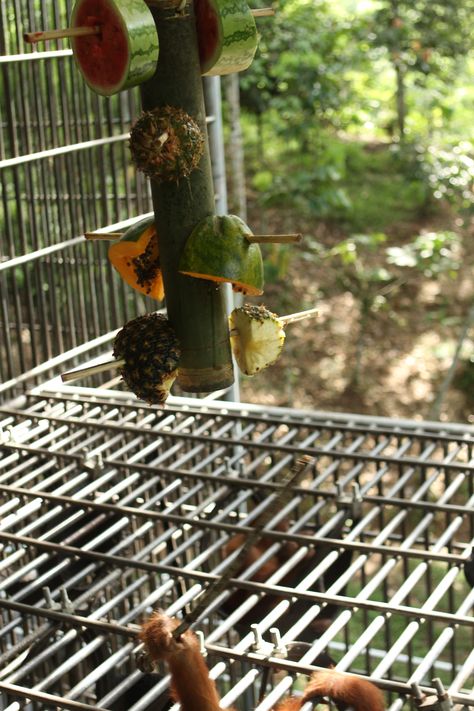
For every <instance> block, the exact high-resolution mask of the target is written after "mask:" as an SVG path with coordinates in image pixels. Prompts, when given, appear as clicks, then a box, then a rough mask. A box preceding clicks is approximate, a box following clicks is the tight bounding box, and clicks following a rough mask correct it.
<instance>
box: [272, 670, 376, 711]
mask: <svg viewBox="0 0 474 711" xmlns="http://www.w3.org/2000/svg"><path fill="white" fill-rule="evenodd" d="M323 696H324V697H326V698H329V699H332V700H333V701H334V703H335V704H336V705H337V707H338V708H341V709H343V708H346V707H350V708H352V709H354V711H384V710H385V701H384V697H383V694H382V692H381V691H380V689H378V688H377V687H376V686H375V685H374V684H372V683H371V682H370V681H366V680H365V679H360V678H359V677H357V676H352V675H350V674H341V673H340V672H337V671H335V670H333V669H328V670H327V671H317V672H315V673H314V674H313V676H312V677H311V679H310V680H309V683H308V685H307V687H306V689H305V690H304V693H303V698H302V703H305V702H306V701H311V699H315V698H318V697H323ZM279 711H281V710H279ZM288 711H292V710H291V709H289V710H288Z"/></svg>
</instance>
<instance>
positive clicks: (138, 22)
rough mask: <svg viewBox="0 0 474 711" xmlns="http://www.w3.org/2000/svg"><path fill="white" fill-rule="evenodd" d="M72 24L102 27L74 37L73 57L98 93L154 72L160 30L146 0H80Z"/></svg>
mask: <svg viewBox="0 0 474 711" xmlns="http://www.w3.org/2000/svg"><path fill="white" fill-rule="evenodd" d="M70 25H71V27H95V26H98V27H99V28H100V33H99V34H97V35H88V36H85V37H74V38H73V39H72V49H73V54H74V59H75V60H76V62H77V64H78V66H79V69H80V70H81V72H82V75H83V77H84V79H85V81H86V82H87V84H88V85H89V87H90V88H91V89H92V90H93V91H95V92H96V93H97V94H101V95H102V96H111V95H112V94H116V93H117V92H119V91H123V90H124V89H128V88H129V87H131V86H136V85H137V84H141V83H142V82H144V81H147V80H148V79H150V78H151V77H152V76H153V74H154V73H155V69H156V64H157V62H158V53H159V45H158V33H157V30H156V25H155V21H154V19H153V15H152V14H151V12H150V10H149V8H148V6H147V4H146V3H145V2H144V0H77V2H76V4H75V6H74V9H73V11H72V15H71V21H70Z"/></svg>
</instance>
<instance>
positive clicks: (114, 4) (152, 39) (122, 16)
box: [70, 0, 159, 96]
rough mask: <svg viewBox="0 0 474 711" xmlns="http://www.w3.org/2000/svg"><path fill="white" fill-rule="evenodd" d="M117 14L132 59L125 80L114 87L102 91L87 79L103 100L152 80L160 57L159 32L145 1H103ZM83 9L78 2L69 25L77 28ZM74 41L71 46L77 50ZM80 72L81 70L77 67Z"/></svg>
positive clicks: (78, 1)
mask: <svg viewBox="0 0 474 711" xmlns="http://www.w3.org/2000/svg"><path fill="white" fill-rule="evenodd" d="M100 2H101V3H103V4H105V5H108V6H109V7H110V8H111V9H113V10H114V12H115V14H116V15H117V18H118V19H119V20H120V23H121V25H122V30H123V32H124V33H125V36H126V37H127V43H128V51H129V59H128V66H127V69H126V71H125V72H124V75H123V77H122V79H121V80H120V81H119V82H118V83H117V84H116V85H115V86H112V87H110V86H108V87H107V88H104V87H101V86H100V85H99V84H95V83H92V82H90V81H89V80H88V78H87V76H85V75H83V76H84V80H85V81H86V83H87V84H88V86H89V87H90V88H91V89H92V90H93V91H95V92H96V94H101V95H102V96H112V94H117V93H118V92H120V91H123V90H124V89H129V88H130V87H132V86H137V84H142V83H143V82H145V81H148V79H151V77H152V76H153V74H154V73H155V70H156V65H157V62H158V55H159V42H158V32H157V29H156V25H155V21H154V19H153V15H152V14H151V11H150V10H149V8H148V6H147V5H146V3H145V1H144V0H100ZM80 6H81V0H77V2H76V4H75V6H74V9H73V11H72V15H71V20H70V25H71V27H75V26H76V24H77V22H76V15H77V12H78V10H79V8H80ZM74 44H75V40H73V42H72V46H73V49H74ZM78 66H79V69H81V71H82V68H81V66H80V64H79V63H78Z"/></svg>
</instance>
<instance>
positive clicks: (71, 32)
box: [23, 25, 101, 44]
mask: <svg viewBox="0 0 474 711" xmlns="http://www.w3.org/2000/svg"><path fill="white" fill-rule="evenodd" d="M100 32H101V29H100V27H99V26H98V25H92V26H85V27H65V28H64V29H62V30H39V31H38V32H25V34H24V35H23V39H24V40H25V42H29V43H30V44H35V43H36V42H47V40H56V39H65V38H66V37H87V36H88V35H99V34H100Z"/></svg>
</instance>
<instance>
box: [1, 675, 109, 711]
mask: <svg viewBox="0 0 474 711" xmlns="http://www.w3.org/2000/svg"><path fill="white" fill-rule="evenodd" d="M0 690H3V691H5V692H6V693H7V694H11V695H12V696H18V698H20V699H32V700H34V701H40V702H43V703H47V704H54V705H55V706H56V707H57V708H60V709H71V711H75V710H76V709H77V711H108V710H107V709H106V708H103V707H101V706H90V705H89V704H82V703H80V702H79V701H67V700H66V699H64V697H62V696H57V695H55V694H46V693H44V692H39V691H32V690H31V689H25V688H23V687H22V686H17V685H16V684H7V683H6V682H0ZM18 711H19V707H18Z"/></svg>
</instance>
